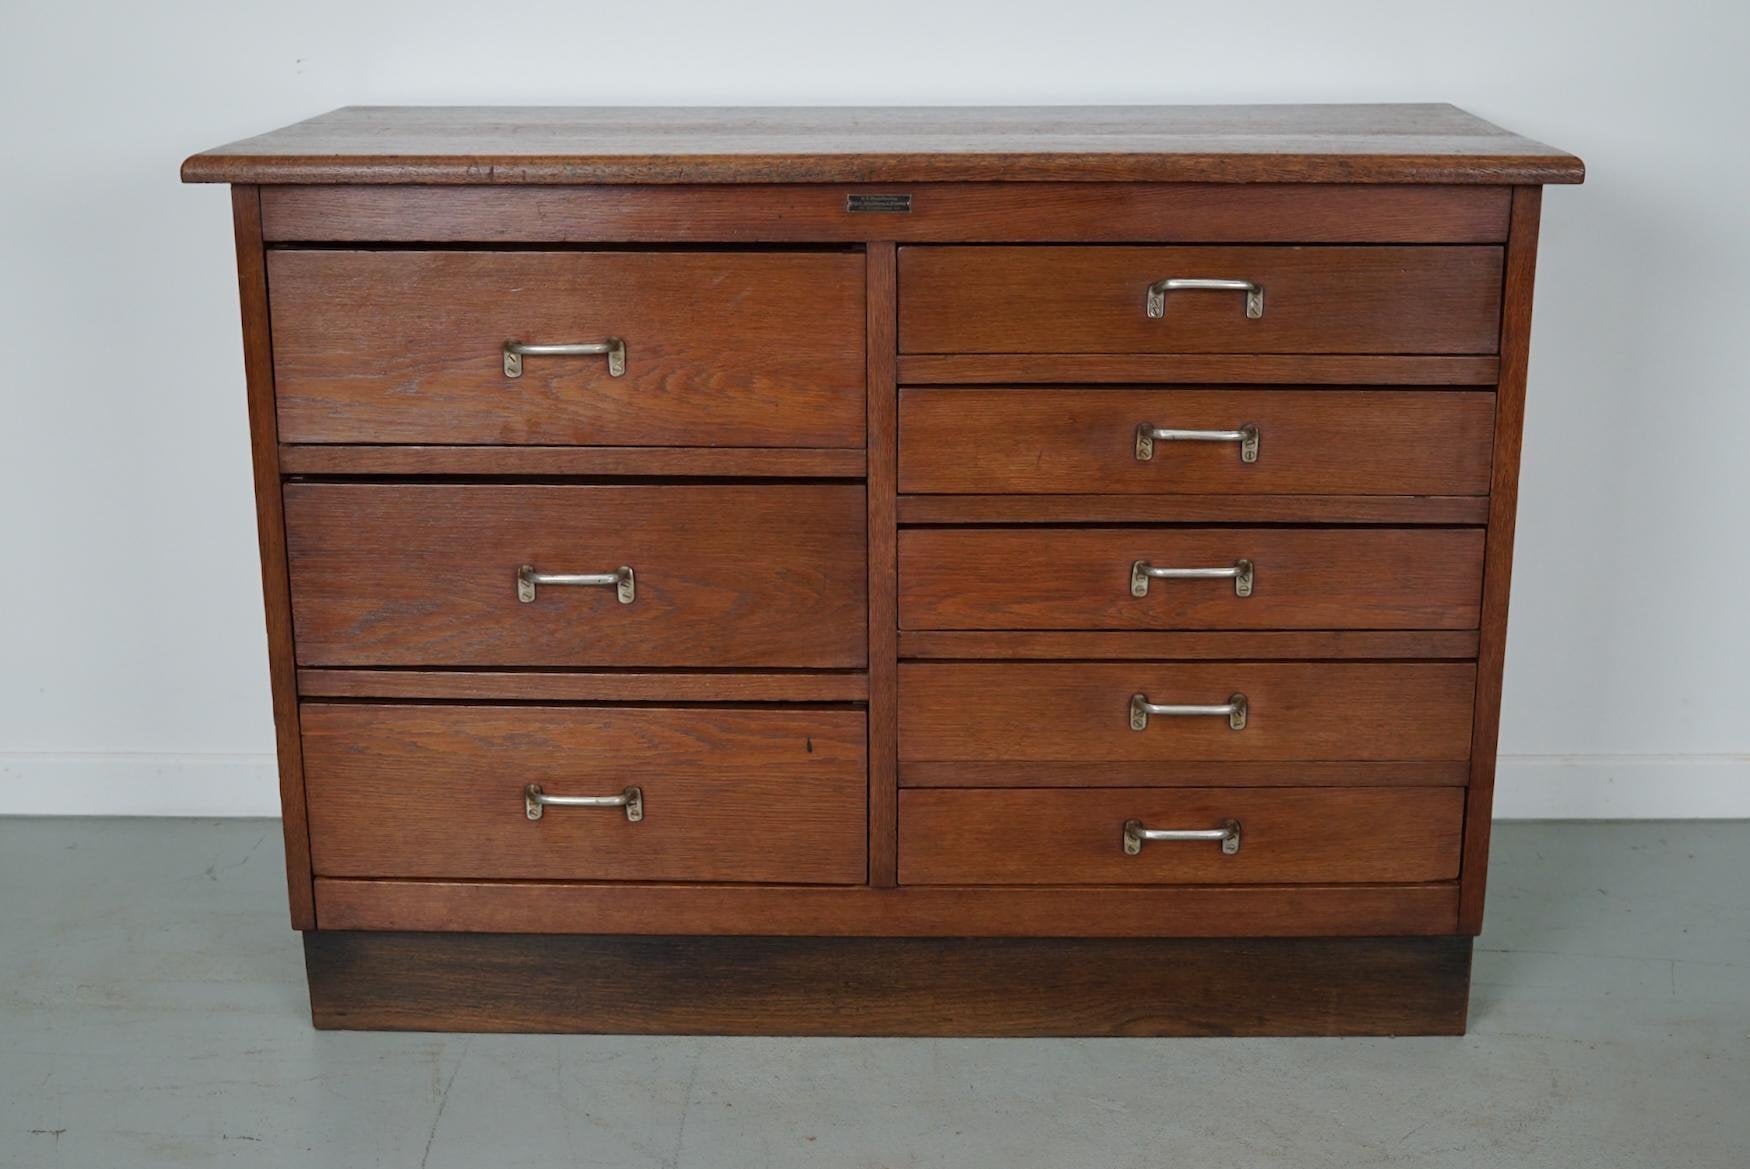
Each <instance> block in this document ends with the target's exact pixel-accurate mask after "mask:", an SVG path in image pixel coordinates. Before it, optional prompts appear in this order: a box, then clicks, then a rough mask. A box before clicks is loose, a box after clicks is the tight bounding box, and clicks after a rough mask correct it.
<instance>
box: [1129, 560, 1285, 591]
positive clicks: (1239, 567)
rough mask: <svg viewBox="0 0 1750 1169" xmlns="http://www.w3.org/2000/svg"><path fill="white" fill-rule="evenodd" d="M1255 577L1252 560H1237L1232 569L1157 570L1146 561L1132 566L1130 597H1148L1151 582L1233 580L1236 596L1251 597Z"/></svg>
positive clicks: (1139, 561) (1140, 561) (1137, 562)
mask: <svg viewBox="0 0 1750 1169" xmlns="http://www.w3.org/2000/svg"><path fill="white" fill-rule="evenodd" d="M1254 575H1255V566H1254V565H1253V564H1252V562H1251V561H1250V560H1236V561H1234V566H1233V567H1232V568H1156V567H1155V566H1154V565H1152V564H1150V563H1149V562H1148V561H1146V560H1138V561H1136V562H1135V563H1134V564H1132V565H1131V566H1130V595H1131V596H1133V597H1146V596H1148V582H1149V581H1151V580H1231V581H1233V582H1234V596H1236V597H1249V596H1251V595H1252V578H1253V576H1254Z"/></svg>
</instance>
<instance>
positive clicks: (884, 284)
mask: <svg viewBox="0 0 1750 1169" xmlns="http://www.w3.org/2000/svg"><path fill="white" fill-rule="evenodd" d="M896 261H897V256H896V250H895V247H894V245H893V244H892V243H891V242H888V243H870V244H869V245H868V246H867V250H866V252H865V264H866V268H865V272H866V276H865V279H866V282H867V283H866V295H867V312H868V327H867V336H866V343H867V345H868V365H867V369H866V374H867V378H868V386H867V390H868V400H869V430H868V438H867V443H868V480H867V482H868V505H869V883H870V884H871V885H874V886H876V887H878V888H891V887H893V886H894V885H895V884H897V883H898V871H899V788H898V757H899V617H898V613H897V611H896V605H897V600H896V593H897V588H898V585H897V581H896V580H895V576H894V574H895V572H896V571H897V564H896V553H895V547H896V544H897V539H898V537H897V533H896V529H895V522H896V521H895V506H896V500H895V494H894V493H895V491H896V490H897V480H898V459H899V448H898V430H899V405H898V389H897V387H896V385H895V376H896V366H897V361H898V356H897V351H898V335H897V332H898V330H897V321H898V312H899V305H898V282H897V279H896V272H897V264H896Z"/></svg>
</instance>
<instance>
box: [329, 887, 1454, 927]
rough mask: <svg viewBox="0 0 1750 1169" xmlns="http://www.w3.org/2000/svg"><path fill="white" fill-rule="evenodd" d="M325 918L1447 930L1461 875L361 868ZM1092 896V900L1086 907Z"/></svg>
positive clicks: (435, 922) (386, 923)
mask: <svg viewBox="0 0 1750 1169" xmlns="http://www.w3.org/2000/svg"><path fill="white" fill-rule="evenodd" d="M316 903H317V907H318V909H319V910H320V912H321V915H322V922H323V928H324V929H325V930H326V929H346V930H354V929H357V930H435V931H446V932H447V931H454V932H460V933H552V934H743V935H756V936H762V937H778V936H796V937H855V936H859V935H867V936H871V937H948V938H957V937H1020V938H1024V937H1054V938H1099V937H1107V938H1125V937H1195V938H1244V937H1290V938H1313V937H1385V936H1391V935H1418V936H1420V935H1435V934H1450V933H1451V932H1452V931H1453V923H1454V922H1455V921H1456V920H1457V911H1458V886H1457V885H1455V884H1452V883H1441V884H1435V885H1225V886H1189V885H1185V886H1178V887H1171V886H1155V887H1148V886H1140V885H1113V886H1107V887H1103V888H1099V889H1089V888H1088V887H1086V886H1074V887H1063V888H1045V887H1040V888H1026V889H1022V888H1003V887H1000V886H982V887H979V886H969V887H960V888H949V887H927V886H915V887H901V888H897V889H873V888H868V887H866V886H857V887H849V888H847V887H842V886H840V887H832V886H824V885H781V886H775V885H708V886H700V885H674V884H667V885H641V884H632V883H626V882H613V883H595V884H582V883H577V882H553V881H545V882H542V881H536V882H529V881H362V880H337V879H333V878H327V877H322V878H318V879H317V881H316ZM1095 906H1098V909H1099V912H1092V908H1093V907H1095Z"/></svg>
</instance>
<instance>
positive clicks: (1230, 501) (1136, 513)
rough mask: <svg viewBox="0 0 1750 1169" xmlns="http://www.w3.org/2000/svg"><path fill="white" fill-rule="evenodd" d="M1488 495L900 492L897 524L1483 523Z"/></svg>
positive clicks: (1485, 516) (1486, 512)
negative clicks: (966, 493)
mask: <svg viewBox="0 0 1750 1169" xmlns="http://www.w3.org/2000/svg"><path fill="white" fill-rule="evenodd" d="M1488 518H1489V499H1488V496H1486V495H1238V494H1235V495H902V496H900V497H899V522H900V523H902V524H1057V523H1071V524H1086V523H1108V524H1111V523H1120V524H1122V523H1139V524H1210V523H1241V524H1477V525H1480V524H1484V523H1487V522H1488Z"/></svg>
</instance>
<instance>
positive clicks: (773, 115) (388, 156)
mask: <svg viewBox="0 0 1750 1169" xmlns="http://www.w3.org/2000/svg"><path fill="white" fill-rule="evenodd" d="M1584 174H1585V168H1584V166H1583V164H1582V163H1581V162H1580V160H1579V159H1577V158H1575V157H1574V156H1573V155H1570V154H1564V153H1562V152H1561V151H1558V150H1554V149H1552V148H1551V147H1548V146H1545V145H1543V144H1542V143H1540V142H1533V141H1530V140H1529V139H1526V138H1521V137H1519V136H1518V135H1516V134H1511V133H1508V132H1507V131H1505V130H1503V129H1501V128H1500V127H1499V126H1494V125H1491V124H1489V123H1488V122H1485V121H1483V120H1482V119H1481V118H1478V117H1475V116H1474V115H1471V114H1468V113H1465V112H1464V111H1463V110H1460V109H1458V108H1456V107H1454V106H1450V105H1277V106H1265V105H1252V106H1241V105H1230V106H1079V107H1078V106H1045V107H1040V106H1032V107H1029V106H982V107H981V106H964V107H936V108H930V107H897V106H893V107H861V108H859V107H853V106H846V107H830V108H819V107H817V108H812V109H810V108H788V109H785V108H734V107H722V108H710V109H706V108H688V107H667V108H664V107H646V108H639V107H631V106H601V107H576V106H570V107H558V106H553V107H539V106H520V107H502V106H500V107H494V106H403V107H392V106H348V107H346V108H344V109H338V110H334V111H333V112H331V113H327V114H323V115H322V116H320V117H316V118H311V119H309V120H308V121H304V122H299V123H297V124H296V125H293V126H287V127H285V128H284V129H281V130H275V131H273V132H272V133H270V134H263V135H261V136H259V137H256V138H247V139H244V140H243V141H241V142H235V143H232V144H231V145H229V146H222V147H219V148H217V149H214V150H208V151H205V152H203V153H200V154H197V155H195V156H194V157H192V158H190V159H188V160H187V161H186V162H184V163H183V164H182V177H183V181H185V182H208V183H444V184H450V183H455V184H464V185H471V186H472V185H483V186H485V185H495V186H505V185H510V186H516V185H523V184H530V183H559V184H572V183H772V182H803V183H810V182H813V183H839V182H851V183H856V182H880V183H885V182H963V181H970V182H984V181H988V180H1000V181H1007V182H1035V181H1068V182H1108V181H1118V182H1122V181H1135V182H1219V183H1260V182H1262V183H1279V182H1301V183H1304V182H1335V183H1481V184H1486V185H1491V186H1493V185H1499V184H1502V183H1577V182H1579V181H1580V180H1581V178H1582V177H1583V176H1584Z"/></svg>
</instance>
